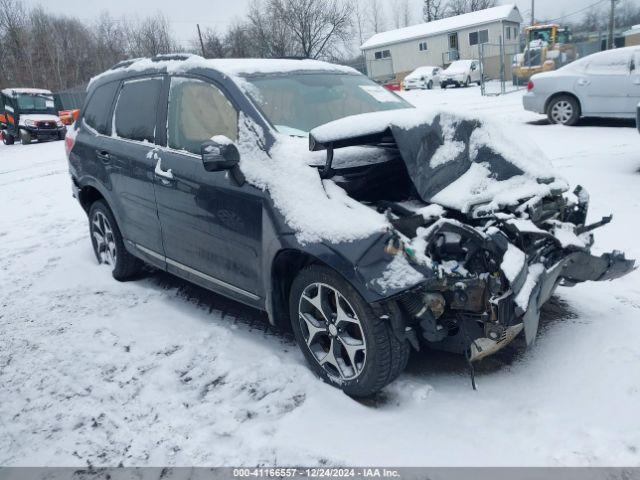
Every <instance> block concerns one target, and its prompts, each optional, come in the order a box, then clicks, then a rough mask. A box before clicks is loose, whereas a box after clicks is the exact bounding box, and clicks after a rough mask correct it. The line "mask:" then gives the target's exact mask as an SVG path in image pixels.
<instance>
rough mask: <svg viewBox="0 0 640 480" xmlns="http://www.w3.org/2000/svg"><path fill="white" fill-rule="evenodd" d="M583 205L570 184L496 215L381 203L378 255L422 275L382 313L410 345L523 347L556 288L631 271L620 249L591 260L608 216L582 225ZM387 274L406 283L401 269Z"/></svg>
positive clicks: (381, 283) (474, 350) (480, 354)
mask: <svg viewBox="0 0 640 480" xmlns="http://www.w3.org/2000/svg"><path fill="white" fill-rule="evenodd" d="M588 201H589V200H588V195H587V194H586V192H585V191H584V190H583V189H582V188H580V187H578V188H577V189H576V190H575V191H574V192H573V193H572V194H568V193H566V192H555V193H554V194H552V195H550V196H547V197H545V198H533V199H529V200H525V201H522V202H520V203H519V204H517V205H514V206H512V207H510V208H505V209H501V210H500V211H497V212H496V211H487V210H485V209H483V207H482V206H478V207H476V208H474V209H472V210H471V211H470V212H469V213H468V214H466V215H464V216H463V215H461V214H460V213H459V212H455V211H447V210H446V209H443V208H441V207H439V206H434V205H431V206H426V207H424V206H420V204H417V203H416V202H402V203H396V204H390V203H388V202H385V204H384V208H385V209H386V212H387V214H388V216H389V219H390V222H391V224H392V225H393V227H394V230H393V232H392V233H391V236H390V238H389V240H388V242H387V246H386V254H387V255H389V256H390V259H391V262H392V263H393V262H398V261H399V260H398V258H402V259H403V260H404V261H406V263H407V265H406V267H410V268H412V269H414V270H415V271H417V272H419V273H420V274H421V275H422V276H423V281H421V282H420V283H419V284H417V285H416V286H414V287H412V288H410V289H408V290H406V291H403V292H400V293H398V294H397V295H395V296H393V297H392V298H390V299H389V300H388V301H387V302H386V303H387V304H390V305H391V306H390V307H387V308H389V309H390V310H391V311H394V312H395V314H396V315H398V314H400V315H401V316H402V318H403V319H404V325H403V328H404V332H405V335H406V336H407V339H409V340H411V341H412V343H413V344H414V345H415V346H417V345H418V344H419V341H421V342H426V343H428V344H430V346H432V347H435V348H438V349H443V350H447V351H451V352H457V353H465V354H467V355H468V357H469V359H470V360H478V359H481V358H484V357H486V356H488V355H491V354H493V353H495V352H496V351H498V350H499V349H501V348H502V347H504V346H506V345H507V344H508V343H509V342H511V340H513V339H514V338H515V337H516V336H517V335H518V334H520V333H521V332H522V331H524V335H525V338H526V342H527V345H530V344H531V343H533V342H534V341H535V337H536V333H537V331H538V321H539V318H540V308H541V307H542V305H543V304H544V303H545V302H547V301H548V300H549V299H550V297H551V295H552V294H553V292H554V290H555V289H556V287H558V286H559V285H564V286H573V285H575V284H576V283H579V282H584V281H587V280H594V281H599V280H612V279H614V278H618V277H621V276H623V275H626V274H627V273H629V272H630V271H632V270H633V269H634V261H633V260H627V259H625V257H624V254H622V253H620V252H613V253H608V254H604V255H602V256H599V257H598V256H593V255H591V253H590V252H589V250H590V247H591V245H592V244H593V234H592V231H593V230H594V229H595V228H597V227H599V226H602V225H604V224H606V223H608V222H609V221H610V220H611V217H605V218H603V219H602V220H600V221H598V222H596V223H593V224H591V225H587V224H586V215H587V209H588ZM433 207H436V208H433ZM396 275H399V276H404V277H406V276H407V270H406V268H405V269H404V270H403V269H396ZM392 276H393V275H391V274H390V275H387V276H384V275H383V276H382V277H381V278H380V279H378V280H377V281H376V282H372V288H383V289H384V288H387V287H388V285H393V284H394V283H393V281H394V280H393V278H392ZM396 280H397V279H396ZM401 330H402V328H399V331H401Z"/></svg>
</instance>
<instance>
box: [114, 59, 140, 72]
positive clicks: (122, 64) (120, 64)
mask: <svg viewBox="0 0 640 480" xmlns="http://www.w3.org/2000/svg"><path fill="white" fill-rule="evenodd" d="M138 60H142V58H130V59H129V60H122V61H121V62H118V63H116V64H115V65H114V66H113V67H111V68H110V69H109V70H117V69H118V68H127V67H129V66H131V65H133V64H134V63H135V62H137V61H138Z"/></svg>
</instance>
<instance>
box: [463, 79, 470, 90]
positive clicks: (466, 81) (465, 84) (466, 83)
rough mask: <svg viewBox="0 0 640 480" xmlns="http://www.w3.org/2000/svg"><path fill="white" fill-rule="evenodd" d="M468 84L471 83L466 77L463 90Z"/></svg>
mask: <svg viewBox="0 0 640 480" xmlns="http://www.w3.org/2000/svg"><path fill="white" fill-rule="evenodd" d="M470 83H471V77H467V79H466V80H465V81H464V88H467V87H468V86H469V84H470Z"/></svg>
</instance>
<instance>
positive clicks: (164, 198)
mask: <svg viewBox="0 0 640 480" xmlns="http://www.w3.org/2000/svg"><path fill="white" fill-rule="evenodd" d="M130 65H131V62H128V63H126V62H125V63H123V64H122V65H119V66H116V67H114V69H112V70H111V71H109V72H108V74H107V75H104V76H101V77H100V78H97V79H95V80H94V81H92V82H91V84H90V86H89V91H88V95H87V101H86V103H85V106H84V107H83V109H82V116H81V117H80V118H79V119H78V121H77V122H76V124H75V126H74V128H73V135H75V143H74V145H73V148H72V150H71V151H70V153H69V166H70V173H71V176H72V179H73V185H74V194H75V195H76V196H77V197H78V198H79V200H80V202H81V203H82V204H83V206H84V207H85V208H87V201H88V199H90V198H95V196H96V195H97V196H99V197H102V198H104V199H105V200H106V202H107V203H108V204H109V206H110V207H111V209H112V211H113V214H114V216H115V218H116V221H117V223H118V225H119V226H120V229H121V231H122V235H123V237H124V239H125V246H126V248H127V250H128V251H129V252H130V253H132V254H133V255H135V256H137V257H139V258H141V259H143V260H145V261H147V262H148V263H150V264H152V265H155V266H156V267H158V268H161V269H165V270H167V271H169V272H171V273H173V274H175V275H177V276H180V277H182V278H185V279H187V280H189V281H192V282H194V283H196V284H199V285H202V286H204V287H206V288H209V289H211V290H213V291H216V292H218V293H221V294H223V295H226V296H228V297H231V298H233V299H235V300H238V301H240V302H243V303H246V304H248V305H251V306H253V307H256V308H259V309H263V310H265V311H267V312H268V314H269V319H270V321H271V322H272V323H274V324H279V323H281V322H284V323H287V322H288V307H287V305H288V288H289V286H290V282H291V279H292V277H293V276H294V275H295V273H296V272H297V271H298V270H299V269H300V268H301V267H303V266H305V265H308V264H309V263H315V262H317V263H321V264H324V265H326V266H328V267H330V268H331V269H333V270H334V271H336V272H338V273H339V274H340V275H341V276H342V277H343V278H344V279H346V280H347V282H348V283H349V284H351V285H352V286H353V287H354V288H355V289H356V290H357V292H358V293H359V294H360V295H361V296H362V297H363V298H364V300H365V301H366V302H368V303H369V304H371V305H373V306H375V307H376V311H378V312H381V313H380V314H381V315H384V316H386V317H385V318H388V320H389V321H390V322H393V325H394V331H396V334H397V336H398V337H399V338H401V339H406V340H407V341H409V342H411V343H412V344H413V345H414V346H416V347H417V346H418V345H419V343H420V342H423V341H426V342H428V343H430V344H432V345H435V346H437V348H442V349H445V350H451V351H456V352H464V351H468V350H469V349H470V350H471V358H474V359H475V358H482V357H483V356H485V355H486V354H489V353H492V352H493V351H495V350H497V349H498V348H500V347H501V346H503V345H504V344H505V343H508V341H509V340H511V339H512V338H513V337H514V336H515V335H517V334H518V333H519V332H520V331H521V330H523V329H524V330H525V334H526V336H527V340H528V342H529V343H530V342H532V341H533V338H534V337H535V332H536V331H537V322H538V317H539V308H540V306H541V305H542V304H543V303H544V302H545V301H546V300H548V298H549V297H550V295H551V294H552V292H553V290H554V289H555V288H556V287H557V286H558V285H559V284H560V283H564V284H567V285H570V284H574V283H577V282H580V281H585V280H603V279H611V278H615V277H618V276H622V275H624V274H626V273H628V272H629V271H630V270H631V269H633V265H634V264H633V261H628V260H626V259H624V257H623V256H621V255H619V254H611V255H608V256H603V257H601V258H596V257H592V256H591V255H590V254H589V253H588V246H586V247H584V248H573V247H569V248H566V247H565V246H563V245H560V244H559V242H558V240H557V239H556V238H555V237H554V235H553V228H555V227H554V225H559V224H560V223H563V224H564V223H567V222H568V223H571V225H573V226H574V227H575V229H577V230H576V232H577V233H580V234H586V233H587V232H588V230H590V229H591V228H592V227H590V226H587V225H585V219H586V208H587V207H586V203H584V201H582V200H581V203H579V204H568V203H567V202H566V201H565V199H564V197H563V196H562V193H557V192H556V193H550V195H549V198H545V199H540V200H539V201H538V202H537V203H533V202H529V203H526V202H525V203H526V205H525V204H524V203H523V204H519V205H516V206H514V209H512V211H509V210H507V211H502V210H501V212H496V211H486V212H482V211H481V210H478V209H475V210H473V211H468V212H463V211H454V210H453V209H450V208H444V209H442V214H440V215H436V216H434V217H433V218H424V217H421V216H420V215H418V214H416V212H415V211H413V210H412V209H411V208H409V207H407V205H405V204H403V202H402V201H403V200H407V199H408V198H409V197H411V198H413V200H417V201H420V202H422V204H423V205H426V204H428V203H429V200H430V197H431V196H432V194H433V193H434V192H437V191H439V190H441V189H442V188H443V186H445V185H447V184H448V183H450V182H451V181H452V180H454V179H455V178H457V177H458V176H460V175H461V174H462V172H464V170H465V169H467V168H468V167H469V162H468V161H466V160H465V159H460V162H457V163H456V162H454V163H453V164H452V165H451V166H449V167H448V168H447V169H442V170H440V171H438V172H434V171H432V170H429V169H426V170H425V169H424V168H423V166H424V165H426V164H428V161H429V158H430V156H431V155H432V154H433V149H430V145H431V144H440V143H442V141H443V140H442V131H441V129H440V130H439V127H438V123H437V121H434V123H432V124H429V125H420V126H418V127H416V128H415V129H413V130H399V129H394V128H393V126H391V125H389V126H387V127H385V128H381V129H379V130H376V131H371V132H367V133H366V134H365V135H361V136H354V135H343V136H340V135H338V136H337V137H336V138H330V139H328V140H327V139H324V140H323V141H318V140H317V139H316V138H314V135H313V133H312V134H311V135H310V149H311V150H323V149H326V150H327V152H328V156H327V165H325V167H322V168H320V169H319V170H320V174H321V176H322V177H324V178H332V179H334V181H335V183H336V184H337V185H339V186H340V187H342V188H343V189H344V190H345V191H346V192H347V194H348V195H350V196H351V197H352V198H354V199H356V200H358V201H360V202H362V203H365V204H366V205H369V206H371V208H373V209H377V210H378V211H379V212H384V213H385V214H386V215H387V218H388V219H389V228H387V229H386V230H385V231H380V232H377V233H374V234H371V235H369V236H368V237H366V238H361V239H359V240H356V241H349V242H347V241H345V242H333V241H329V240H322V241H317V242H301V241H299V239H298V237H297V236H296V231H295V230H294V229H293V228H292V227H291V226H290V225H288V224H287V221H286V219H285V218H284V216H283V214H282V212H280V211H279V209H278V208H276V206H275V204H274V201H273V199H272V198H271V197H270V195H269V192H268V191H266V190H264V189H261V188H257V187H256V186H254V185H252V184H250V183H249V182H246V181H244V180H243V176H242V173H241V172H239V171H233V170H232V171H216V172H207V171H205V170H204V168H203V160H202V156H200V155H198V154H195V153H193V152H186V151H183V150H175V149H172V148H170V147H169V146H168V141H167V128H168V122H167V117H168V111H167V98H168V95H169V83H170V81H169V79H170V78H172V77H180V78H184V79H194V80H202V81H204V82H206V83H207V84H210V85H213V86H215V87H216V88H217V89H219V90H220V91H221V92H223V94H224V96H225V97H226V99H227V100H228V102H230V104H232V105H233V107H234V108H235V109H236V110H237V111H238V112H241V113H242V115H244V117H245V118H246V119H248V120H247V124H251V125H255V126H256V128H257V129H261V130H262V135H260V136H258V137H259V138H258V137H257V142H258V144H259V146H260V148H261V149H262V150H263V151H265V152H267V154H268V152H270V150H271V148H272V146H273V144H274V142H275V138H276V136H275V134H274V130H273V126H272V125H271V124H270V123H269V122H268V121H267V120H266V119H265V116H264V115H263V114H262V112H261V111H260V110H259V109H258V108H257V107H256V105H254V103H253V102H252V101H251V100H250V99H249V98H248V96H247V95H246V94H245V92H243V91H242V90H241V88H240V87H239V86H238V84H237V83H236V82H235V81H233V80H232V79H231V78H230V77H229V76H228V75H226V74H224V73H222V72H219V71H217V70H215V69H212V68H204V67H201V66H197V65H196V66H193V67H190V68H182V69H179V70H172V69H170V68H169V67H168V66H166V65H164V64H162V63H159V64H158V66H157V67H156V66H154V65H153V61H151V62H150V63H149V66H148V69H141V68H136V69H135V70H130V69H129V68H128V66H130ZM145 79H146V80H151V79H160V80H161V82H162V86H161V89H160V93H159V95H158V99H157V104H156V105H155V106H154V108H155V109H156V112H155V120H154V122H153V123H154V129H153V135H154V137H153V138H152V139H151V141H132V140H127V139H122V138H118V137H116V136H114V132H112V128H113V125H115V123H116V122H115V120H114V121H113V122H110V121H107V119H111V118H112V116H113V115H114V111H115V110H116V109H117V101H116V99H117V98H118V95H119V94H120V92H121V91H122V90H123V88H124V86H125V84H128V83H130V82H138V81H146V80H145ZM101 87H105V88H107V89H111V90H113V92H114V97H113V99H112V101H111V103H110V104H109V105H108V106H107V107H106V113H105V114H104V117H105V118H102V119H100V118H98V119H96V120H95V122H96V123H98V124H101V128H102V132H98V131H96V130H95V129H93V128H91V127H89V126H88V124H87V123H86V122H85V115H87V113H86V111H87V105H89V104H90V102H91V99H92V96H93V95H95V94H96V91H97V90H98V89H100V88H101ZM400 114H402V112H400ZM477 126H478V125H477V124H474V123H473V122H467V123H462V124H460V125H458V127H459V131H458V132H456V135H458V136H459V137H460V139H461V140H462V141H464V142H467V143H468V142H469V137H470V135H471V133H472V132H473V130H474V129H475V128H476V127H477ZM353 145H368V146H370V147H372V148H379V149H388V150H389V151H391V152H394V155H395V156H394V158H393V160H390V161H388V162H385V163H381V164H378V165H374V166H371V165H365V166H358V167H353V168H347V169H343V170H340V169H337V170H336V169H335V168H334V166H333V165H332V162H331V159H332V157H333V151H334V150H335V149H337V148H342V147H348V146H353ZM481 153H482V154H483V158H485V159H486V158H490V159H491V162H490V163H491V164H492V165H493V166H495V168H496V170H495V172H494V173H495V175H496V178H502V177H505V178H507V177H509V176H513V175H518V174H520V173H522V172H520V171H519V170H517V169H516V168H515V167H514V166H513V165H511V164H510V163H509V162H506V161H505V160H504V158H500V155H498V154H497V153H496V152H489V151H484V152H481ZM403 162H404V163H403ZM237 168H238V167H234V169H237ZM385 182H386V183H385ZM381 185H384V186H385V187H388V188H384V189H383V188H378V187H379V186H381ZM382 190H384V194H381V193H380V192H381V191H382ZM579 194H580V192H579V191H578V193H577V196H578V197H580V195H579ZM580 198H582V197H580ZM529 200H530V199H529ZM523 205H524V206H523ZM525 206H526V209H525V208H524V207H525ZM516 207H518V208H520V210H518V212H519V213H518V212H516V211H515V208H516ZM521 207H522V208H521ZM525 210H526V215H527V218H531V219H534V220H535V221H533V220H532V222H533V223H535V225H536V228H538V229H540V230H541V231H540V232H534V233H531V232H527V231H519V230H518V229H517V228H515V227H513V225H511V224H510V223H509V219H511V220H513V219H516V218H518V215H520V216H522V215H524V213H523V212H525ZM576 212H578V213H576ZM498 213H500V215H498ZM554 222H556V223H554ZM419 231H420V232H427V233H423V234H422V237H421V238H420V241H421V242H423V243H420V245H422V247H421V248H423V249H424V251H421V252H416V251H415V249H412V246H413V244H412V243H411V242H413V241H414V240H415V239H416V238H417V237H418V236H419V235H417V232H419ZM577 233H576V234H577ZM451 238H455V239H459V241H458V244H455V245H454V244H453V243H455V242H449V240H448V239H451ZM510 244H511V245H517V246H518V247H520V248H521V249H522V251H524V253H525V254H526V263H524V264H523V267H522V269H521V271H520V272H519V274H518V275H517V276H514V278H511V279H509V280H507V279H506V278H505V276H504V274H502V273H500V271H501V263H500V262H501V261H502V260H503V257H504V256H505V255H506V252H507V251H508V250H509V248H510ZM416 245H417V244H416ZM425 245H426V248H424V246H425ZM424 255H427V256H429V257H430V258H431V259H432V260H433V262H434V263H433V264H425V263H424V262H422V263H421V262H420V261H419V260H420V257H421V256H424ZM461 255H462V256H461ZM463 257H464V258H463ZM542 257H544V258H542ZM394 261H397V262H406V264H407V265H409V267H408V268H410V269H411V270H412V271H415V272H417V273H415V275H414V276H412V278H413V280H411V281H408V282H406V283H405V284H402V282H400V283H397V282H391V283H389V282H387V283H385V282H383V281H381V279H384V278H385V275H387V274H388V269H389V266H390V264H391V263H392V262H394ZM452 263H456V264H459V266H461V267H462V268H461V269H460V270H458V271H455V270H454V271H453V272H445V270H443V267H442V265H445V264H447V265H450V264H452ZM403 265H404V263H403ZM528 265H541V267H540V269H541V271H537V270H536V272H535V273H536V278H535V279H533V280H532V278H533V277H532V275H533V274H532V273H531V271H529V272H528V271H527V266H528ZM456 268H457V267H456ZM462 270H464V271H465V272H467V273H466V274H460V273H459V271H462ZM531 283H533V285H532V286H531ZM525 285H527V287H525ZM529 287H531V293H530V295H529V296H528V297H527V298H526V299H525V300H524V301H521V302H520V303H518V302H517V298H516V297H517V295H518V294H519V293H520V292H521V291H522V290H523V289H525V288H529Z"/></svg>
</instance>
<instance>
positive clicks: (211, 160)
mask: <svg viewBox="0 0 640 480" xmlns="http://www.w3.org/2000/svg"><path fill="white" fill-rule="evenodd" d="M200 153H201V154H202V164H203V165H204V169H205V170H206V171H207V172H220V171H222V170H230V169H232V168H233V167H235V166H237V165H238V163H239V162H240V152H239V151H238V148H237V147H236V146H235V144H234V143H233V141H231V139H229V138H227V137H225V136H224V135H216V136H215V137H213V138H212V139H211V140H209V141H207V142H204V143H203V144H202V146H201V147H200Z"/></svg>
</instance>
